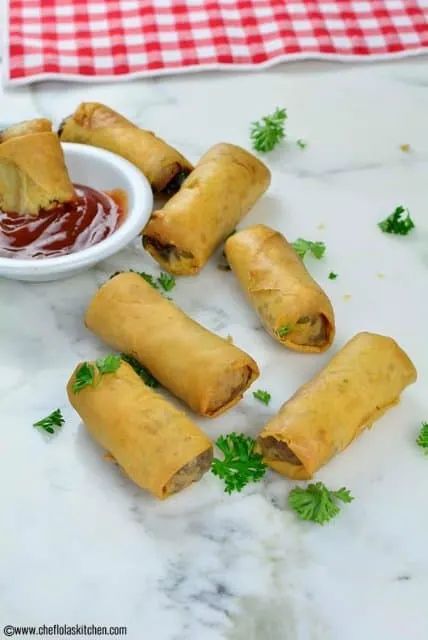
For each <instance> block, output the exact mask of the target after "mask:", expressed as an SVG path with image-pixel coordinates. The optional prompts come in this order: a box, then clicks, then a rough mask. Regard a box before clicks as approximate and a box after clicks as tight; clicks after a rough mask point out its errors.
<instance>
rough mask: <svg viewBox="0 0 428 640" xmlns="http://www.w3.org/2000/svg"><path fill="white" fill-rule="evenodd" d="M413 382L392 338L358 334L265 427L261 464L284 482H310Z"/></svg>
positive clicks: (412, 372)
mask: <svg viewBox="0 0 428 640" xmlns="http://www.w3.org/2000/svg"><path fill="white" fill-rule="evenodd" d="M415 380H416V369H415V367H414V365H413V363H412V362H411V360H410V359H409V357H408V356H407V355H406V354H405V353H404V351H403V350H402V349H401V348H400V347H399V346H398V344H397V343H396V342H395V341H394V340H393V339H392V338H388V337H385V336H381V335H377V334H375V333H358V334H357V335H356V336H354V337H353V338H352V339H351V340H350V341H349V342H348V343H347V344H346V345H345V346H344V347H343V348H342V349H341V350H340V351H339V352H338V353H337V354H336V355H335V356H334V357H333V358H332V359H331V360H330V362H329V363H328V364H327V366H326V367H324V369H322V370H321V371H320V372H319V373H318V375H316V376H315V377H314V378H313V379H312V380H311V381H310V382H308V383H307V384H305V385H303V386H302V387H301V388H300V389H298V391H297V392H296V393H295V394H294V395H293V396H292V397H291V398H290V400H288V401H287V402H286V403H285V404H284V405H283V406H282V407H281V409H280V410H279V413H278V414H277V415H276V416H275V417H273V418H272V419H271V420H270V421H269V422H268V423H267V424H266V425H265V427H264V428H263V430H262V432H261V433H260V436H259V438H258V446H259V448H260V450H261V452H262V453H263V456H264V459H265V462H266V463H267V464H268V465H269V466H270V467H272V469H275V471H278V472H279V473H281V474H282V475H284V476H288V477H289V478H295V479H306V478H310V477H311V476H312V474H313V473H314V472H315V471H317V470H318V469H319V468H320V467H322V466H323V465H324V464H325V463H326V462H328V461H329V460H330V458H332V457H333V456H334V455H335V454H336V453H339V452H340V451H343V450H344V449H345V448H346V447H347V446H348V445H349V444H350V443H351V442H352V441H353V440H354V438H356V437H357V436H358V435H359V434H360V433H361V432H362V431H363V430H364V429H365V428H367V427H370V426H371V425H372V424H373V422H375V421H376V420H377V419H378V418H380V417H381V416H382V415H383V414H384V413H385V412H386V411H387V410H388V409H389V408H390V407H392V406H394V405H395V404H397V403H398V401H399V398H400V394H401V392H402V391H403V390H404V389H405V388H406V387H407V386H408V385H409V384H411V383H413V382H415Z"/></svg>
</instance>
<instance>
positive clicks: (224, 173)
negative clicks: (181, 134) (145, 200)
mask: <svg viewBox="0 0 428 640" xmlns="http://www.w3.org/2000/svg"><path fill="white" fill-rule="evenodd" d="M269 182H270V172H269V169H268V168H267V167H266V166H265V165H264V164H263V163H262V162H260V160H258V159H257V158H256V157H255V156H253V155H252V154H251V153H248V151H245V150H244V149H241V148H240V147H235V146H234V145H232V144H217V145H215V146H214V147H212V148H211V149H210V150H209V151H208V152H207V153H206V154H205V155H204V156H203V157H202V158H201V159H200V161H199V162H198V164H197V166H196V167H195V169H194V171H192V173H191V174H190V175H189V177H188V178H186V180H185V181H184V182H183V184H182V186H181V188H180V190H179V191H178V193H176V194H175V196H173V197H172V198H171V199H170V200H169V201H168V202H167V203H166V205H165V206H164V207H163V209H160V210H159V211H155V212H154V213H153V215H152V217H151V218H150V220H149V222H148V224H147V226H146V227H145V229H144V232H143V244H144V247H145V249H147V251H148V252H149V253H150V254H151V255H152V256H153V258H154V259H155V260H157V262H159V264H160V265H161V266H162V267H163V268H164V269H166V270H167V271H170V272H171V273H175V274H177V275H194V274H196V273H198V272H199V271H200V270H201V269H202V267H203V266H204V265H205V263H206V262H207V261H208V259H209V257H210V256H211V254H212V253H213V251H214V250H215V249H216V247H217V246H218V245H219V244H220V243H221V242H222V241H223V240H224V239H225V238H227V236H228V235H229V234H230V233H231V232H232V231H233V230H234V228H235V226H236V225H237V223H238V222H239V221H240V220H241V219H242V218H243V217H244V216H245V215H246V214H247V213H248V211H249V210H250V209H251V207H252V206H253V205H254V203H255V202H256V200H258V198H260V196H261V195H262V194H263V193H264V192H265V191H266V189H267V188H268V186H269Z"/></svg>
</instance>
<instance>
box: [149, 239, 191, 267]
mask: <svg viewBox="0 0 428 640" xmlns="http://www.w3.org/2000/svg"><path fill="white" fill-rule="evenodd" d="M143 244H144V248H147V247H148V246H151V247H153V249H154V250H155V251H156V253H157V254H158V255H159V257H160V258H162V260H165V262H175V261H179V260H180V259H181V258H187V259H190V260H193V258H194V255H193V253H190V251H181V250H180V249H177V247H176V246H175V244H171V243H166V244H164V243H163V242H160V240H158V239H157V238H152V237H151V236H144V237H143Z"/></svg>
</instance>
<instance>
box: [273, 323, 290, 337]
mask: <svg viewBox="0 0 428 640" xmlns="http://www.w3.org/2000/svg"><path fill="white" fill-rule="evenodd" d="M292 330H293V327H292V326H291V324H283V325H282V326H281V327H278V329H277V330H276V335H277V336H278V337H279V338H285V336H288V334H289V333H290V331H292Z"/></svg>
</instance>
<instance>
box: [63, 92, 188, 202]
mask: <svg viewBox="0 0 428 640" xmlns="http://www.w3.org/2000/svg"><path fill="white" fill-rule="evenodd" d="M58 134H59V136H60V138H61V140H64V141H67V142H80V143H84V144H90V145H93V146H94V147H101V148H103V149H107V150H108V151H113V153H117V154H118V155H119V156H122V157H123V158H126V160H129V161H130V162H132V164H135V166H137V167H138V168H139V169H140V171H142V172H143V173H144V175H145V176H146V178H147V179H148V181H149V182H150V184H151V186H152V188H153V190H154V191H155V192H160V191H163V190H164V189H165V188H168V186H169V188H170V189H171V188H172V187H173V186H174V183H177V184H176V189H178V188H179V180H178V179H179V178H180V176H183V175H187V174H189V173H190V171H191V170H192V168H193V167H192V165H191V164H190V162H189V161H188V160H186V158H185V157H184V156H182V155H181V153H179V152H178V151H177V150H176V149H174V148H173V147H170V145H169V144H167V143H166V142H164V141H163V140H161V138H158V137H156V136H155V134H154V133H152V132H151V131H145V130H144V129H140V128H139V127H137V126H136V125H135V124H133V123H132V122H130V121H129V120H127V119H126V118H124V117H123V116H122V115H120V114H119V113H117V112H116V111H113V109H110V108H109V107H107V106H106V105H104V104H100V103H98V102H82V104H80V105H79V106H78V107H77V109H76V111H75V112H74V113H73V114H72V115H71V116H69V117H68V118H65V120H64V121H63V122H62V124H61V127H60V130H59V132H58Z"/></svg>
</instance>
